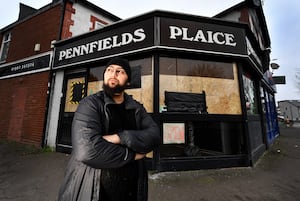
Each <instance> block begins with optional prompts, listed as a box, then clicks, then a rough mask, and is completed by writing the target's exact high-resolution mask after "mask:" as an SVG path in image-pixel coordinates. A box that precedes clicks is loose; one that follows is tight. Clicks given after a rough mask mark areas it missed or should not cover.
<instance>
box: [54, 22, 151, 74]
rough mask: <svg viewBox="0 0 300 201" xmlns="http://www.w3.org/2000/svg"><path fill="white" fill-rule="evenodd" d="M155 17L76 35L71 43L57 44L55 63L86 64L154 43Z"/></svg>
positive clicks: (56, 65)
mask: <svg viewBox="0 0 300 201" xmlns="http://www.w3.org/2000/svg"><path fill="white" fill-rule="evenodd" d="M153 21H154V19H148V20H144V21H141V22H138V23H132V24H130V25H127V26H126V27H125V26H120V27H118V28H115V29H113V30H110V31H105V29H103V30H104V31H103V30H101V29H100V30H97V31H95V32H92V33H89V35H83V36H82V37H84V38H80V37H78V38H76V39H78V40H75V41H74V42H72V43H71V42H70V43H67V44H65V45H60V44H57V45H56V50H55V56H54V66H53V68H54V69H55V68H60V67H63V66H67V65H69V64H72V63H73V64H74V63H87V62H89V61H95V60H98V59H101V57H105V56H109V55H113V54H118V53H122V52H129V51H132V50H136V49H141V48H145V47H149V46H153V41H154V39H153V23H154V22H153Z"/></svg>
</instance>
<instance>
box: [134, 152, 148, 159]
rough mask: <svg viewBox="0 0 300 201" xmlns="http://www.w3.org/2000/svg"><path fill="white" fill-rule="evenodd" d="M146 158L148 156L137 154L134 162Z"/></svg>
mask: <svg viewBox="0 0 300 201" xmlns="http://www.w3.org/2000/svg"><path fill="white" fill-rule="evenodd" d="M145 156H146V154H139V153H136V154H135V158H134V160H141V159H143V158H144V157H145Z"/></svg>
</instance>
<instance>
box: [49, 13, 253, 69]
mask: <svg viewBox="0 0 300 201" xmlns="http://www.w3.org/2000/svg"><path fill="white" fill-rule="evenodd" d="M139 19H141V20H139ZM135 21H136V22H134V23H130V24H129V23H126V24H125V22H126V21H123V22H124V23H122V22H121V23H119V26H117V25H115V28H114V29H109V28H110V27H109V26H108V27H104V28H103V29H99V30H96V31H93V32H90V33H87V34H84V35H81V36H77V37H74V38H71V39H69V40H66V41H62V42H60V43H57V44H55V55H54V65H53V69H58V68H63V67H68V66H74V65H79V64H85V63H89V62H95V61H98V60H100V59H103V58H105V57H107V56H112V55H117V54H122V53H130V52H136V51H142V50H144V49H155V48H168V49H170V48H172V49H176V48H181V49H184V50H186V51H200V52H206V53H214V54H226V55H236V56H247V48H246V39H245V30H244V28H242V27H238V26H233V25H231V26H230V25H227V26H226V25H221V24H220V23H217V22H215V20H214V19H212V20H211V23H209V22H201V21H196V20H195V19H194V18H193V19H191V20H181V19H173V18H171V17H170V18H168V17H161V16H159V15H157V16H151V17H148V19H145V18H144V17H140V18H139V17H137V18H136V19H135Z"/></svg>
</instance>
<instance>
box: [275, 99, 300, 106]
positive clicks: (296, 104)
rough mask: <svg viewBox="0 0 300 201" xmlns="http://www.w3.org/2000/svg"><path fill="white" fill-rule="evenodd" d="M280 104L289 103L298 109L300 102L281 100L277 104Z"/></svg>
mask: <svg viewBox="0 0 300 201" xmlns="http://www.w3.org/2000/svg"><path fill="white" fill-rule="evenodd" d="M280 103H289V104H291V105H293V106H295V107H300V100H283V101H278V104H280Z"/></svg>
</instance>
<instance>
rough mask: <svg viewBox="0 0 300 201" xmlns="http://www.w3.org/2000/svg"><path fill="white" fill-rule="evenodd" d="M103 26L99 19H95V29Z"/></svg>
mask: <svg viewBox="0 0 300 201" xmlns="http://www.w3.org/2000/svg"><path fill="white" fill-rule="evenodd" d="M104 26H105V24H103V23H101V22H99V21H95V29H101V28H103V27H104Z"/></svg>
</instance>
